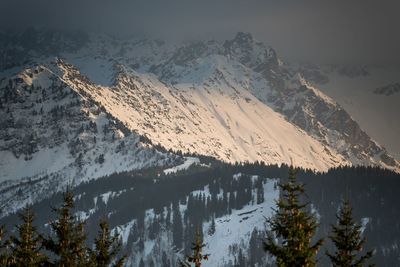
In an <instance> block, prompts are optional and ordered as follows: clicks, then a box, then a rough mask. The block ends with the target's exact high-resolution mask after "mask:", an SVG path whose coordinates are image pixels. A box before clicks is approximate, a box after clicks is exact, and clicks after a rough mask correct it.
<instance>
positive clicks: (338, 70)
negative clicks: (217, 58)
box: [292, 63, 400, 159]
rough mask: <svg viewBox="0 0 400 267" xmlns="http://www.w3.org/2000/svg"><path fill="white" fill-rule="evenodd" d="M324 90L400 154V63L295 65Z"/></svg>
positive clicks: (388, 146)
mask: <svg viewBox="0 0 400 267" xmlns="http://www.w3.org/2000/svg"><path fill="white" fill-rule="evenodd" d="M292 67H293V68H296V69H297V70H299V72H301V73H302V75H304V77H306V79H307V80H308V81H310V82H312V83H313V84H314V85H316V86H317V87H318V88H319V89H320V90H321V91H323V92H324V93H325V94H327V95H329V96H330V97H332V98H333V99H335V101H337V102H338V103H339V104H340V105H341V106H342V107H343V108H344V109H345V110H346V111H347V112H348V113H349V114H350V115H351V116H352V117H353V118H354V119H355V120H356V121H357V123H359V124H360V126H361V128H362V129H364V130H365V131H366V132H367V133H368V135H369V136H371V137H372V138H373V139H374V140H376V141H377V142H378V143H379V144H381V145H383V146H384V147H386V149H387V150H388V151H389V153H390V154H391V155H393V156H394V157H395V158H397V159H399V158H400V141H399V138H398V133H399V131H400V123H399V118H398V114H399V113H400V107H399V105H398V103H399V102H400V94H399V92H400V89H399V88H400V86H399V81H400V80H399V74H400V67H399V66H377V65H367V66H358V65H316V64H309V63H308V64H296V65H295V66H293V64H292Z"/></svg>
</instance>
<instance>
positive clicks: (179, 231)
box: [172, 202, 183, 248]
mask: <svg viewBox="0 0 400 267" xmlns="http://www.w3.org/2000/svg"><path fill="white" fill-rule="evenodd" d="M172 237H173V241H174V245H175V246H176V247H177V248H181V247H182V242H183V224H182V215H181V212H180V210H179V203H177V202H176V203H174V205H173V225H172Z"/></svg>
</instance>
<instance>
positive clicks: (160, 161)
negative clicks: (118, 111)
mask: <svg viewBox="0 0 400 267" xmlns="http://www.w3.org/2000/svg"><path fill="white" fill-rule="evenodd" d="M51 68H53V69H54V70H56V68H54V65H52V64H51V63H50V64H48V66H47V67H46V66H43V65H38V66H35V67H32V68H28V69H25V70H23V71H22V72H20V73H18V74H17V75H15V76H12V77H10V78H9V79H4V80H3V81H2V82H1V86H0V87H1V88H2V89H1V91H0V92H1V94H0V95H1V96H2V98H1V99H2V105H3V108H2V109H0V120H1V123H0V124H1V125H2V127H1V129H0V169H1V173H0V182H3V183H2V184H1V185H0V190H2V192H3V193H2V195H1V207H2V208H3V209H5V210H7V209H8V208H11V210H9V211H12V210H14V209H17V208H18V206H20V205H23V204H24V203H26V202H30V201H33V200H38V199H40V198H42V197H43V196H45V195H43V192H47V193H50V192H56V191H58V190H63V189H65V186H66V185H67V184H69V185H77V184H79V183H81V182H83V181H87V180H89V179H94V178H97V177H102V176H105V175H109V174H112V173H115V172H121V171H126V170H133V169H142V168H147V167H152V166H165V165H174V164H178V163H179V161H178V159H179V157H177V156H175V155H172V154H168V153H162V152H159V151H156V150H155V149H154V148H153V147H152V145H151V144H148V143H144V142H142V140H141V137H140V136H139V135H137V134H135V133H133V132H132V131H129V130H128V129H127V128H126V127H125V126H124V125H123V124H122V123H121V122H119V121H118V120H116V119H115V118H113V117H112V116H111V115H110V114H109V113H107V112H106V111H105V110H104V109H103V107H102V106H99V105H97V104H96V103H94V102H93V101H92V100H91V99H89V98H87V97H85V96H84V95H80V94H79V93H77V92H75V91H74V90H72V89H71V88H69V87H68V85H67V84H65V83H63V81H62V80H61V79H59V77H58V75H57V74H56V73H55V72H53V70H52V69H51ZM5 107H6V108H5ZM4 181H5V182H4ZM17 190H18V192H19V193H18V194H17V195H15V192H16V191H17ZM28 192H29V193H28ZM16 202H19V205H18V206H14V204H15V203H16Z"/></svg>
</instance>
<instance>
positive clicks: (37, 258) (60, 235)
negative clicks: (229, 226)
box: [0, 168, 373, 266]
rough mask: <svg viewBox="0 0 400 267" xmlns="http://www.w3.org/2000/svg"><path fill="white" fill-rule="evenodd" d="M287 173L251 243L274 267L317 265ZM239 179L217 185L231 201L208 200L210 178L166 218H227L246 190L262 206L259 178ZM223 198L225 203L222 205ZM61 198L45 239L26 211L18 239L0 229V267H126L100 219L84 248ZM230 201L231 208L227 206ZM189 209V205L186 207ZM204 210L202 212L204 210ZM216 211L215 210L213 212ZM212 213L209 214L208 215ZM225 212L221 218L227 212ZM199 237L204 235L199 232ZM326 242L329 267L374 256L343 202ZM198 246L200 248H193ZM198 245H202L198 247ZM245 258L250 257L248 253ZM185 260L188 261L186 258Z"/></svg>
mask: <svg viewBox="0 0 400 267" xmlns="http://www.w3.org/2000/svg"><path fill="white" fill-rule="evenodd" d="M288 170H289V173H290V175H289V181H288V182H286V183H281V184H279V187H280V189H281V197H280V199H279V200H278V202H277V207H276V209H275V210H274V212H275V215H274V216H273V217H272V218H270V219H269V220H268V224H269V228H268V229H269V231H268V234H267V237H266V239H265V241H264V242H262V241H260V239H259V238H256V236H255V237H254V238H253V234H252V239H251V242H250V243H258V244H255V246H257V247H259V246H260V245H261V247H262V246H264V249H265V251H266V252H267V253H266V255H269V256H272V257H273V258H274V259H275V262H276V264H277V265H278V266H315V265H316V264H317V263H318V261H317V259H316V255H317V252H318V251H319V250H320V248H321V245H322V242H323V240H322V239H318V240H317V241H315V242H314V243H312V241H313V239H315V232H316V230H317V228H318V226H319V225H318V220H317V219H316V216H315V214H314V213H312V211H311V210H310V204H309V203H307V202H305V187H304V185H303V184H301V183H298V182H297V180H296V175H295V170H294V169H293V168H288ZM241 178H242V177H239V178H238V179H237V180H235V181H232V180H231V182H230V183H226V184H224V183H221V184H220V186H222V187H232V188H231V190H232V189H235V191H236V192H237V194H236V197H237V199H235V201H233V200H229V196H231V195H232V196H233V195H234V194H229V196H228V195H225V194H223V195H222V198H221V199H219V200H218V199H216V198H213V197H212V196H213V195H215V194H216V193H217V192H219V188H218V187H219V186H217V185H218V184H217V183H215V181H214V180H212V182H211V183H210V184H209V190H210V193H211V198H210V199H205V198H204V196H201V195H198V196H197V197H194V196H193V195H190V196H189V198H188V199H187V200H186V201H187V203H186V204H187V205H188V209H187V212H188V213H187V214H184V216H183V218H182V215H181V214H180V212H177V211H178V208H177V206H178V205H177V204H178V203H176V202H175V205H172V210H171V211H170V212H169V213H170V215H169V216H170V217H172V218H173V220H172V221H173V222H183V223H184V224H185V225H186V224H187V225H191V226H194V225H195V223H196V222H199V221H201V218H203V217H208V218H209V220H211V221H214V219H215V217H218V216H221V214H218V213H217V211H218V210H220V209H222V210H226V212H227V213H228V214H229V210H230V209H231V208H234V209H240V207H242V205H243V203H246V202H249V201H251V195H249V194H248V192H249V191H250V190H251V189H252V188H253V190H256V192H257V194H256V198H255V199H254V200H253V201H254V202H256V203H261V202H263V199H261V195H263V194H262V192H260V194H259V192H258V191H259V190H262V183H261V180H259V179H257V180H255V181H254V185H253V186H252V185H251V183H249V181H250V180H248V179H241ZM243 178H244V176H243ZM114 182H115V181H114ZM169 182H170V181H169ZM260 184H261V186H260ZM225 189H227V188H225ZM239 189H240V190H243V192H242V193H239V192H240V191H239ZM228 191H229V190H228ZM136 193H137V192H136ZM242 194H243V196H242ZM259 195H260V199H259V197H258V196H259ZM242 198H243V203H242V200H241V199H242ZM224 199H226V200H227V201H224ZM63 200H64V201H63V204H62V206H61V207H59V208H56V209H54V211H55V213H56V214H57V216H58V217H57V219H55V220H53V221H52V222H50V223H49V226H50V228H51V230H52V233H53V235H51V236H49V235H48V236H44V235H41V234H38V233H37V232H36V228H35V227H34V226H33V219H34V215H33V213H32V211H31V210H30V209H29V208H26V209H24V210H23V212H21V213H20V218H21V219H22V224H21V225H19V226H17V227H16V230H17V232H18V235H17V236H14V235H10V237H9V238H8V240H5V241H2V240H1V238H4V236H5V234H4V231H3V230H4V229H1V231H0V245H1V247H0V265H1V266H122V265H123V264H124V259H125V258H124V257H121V256H120V253H119V251H120V249H121V244H120V243H119V237H118V236H117V235H115V234H114V235H112V234H111V232H110V230H109V227H108V223H107V222H106V221H104V220H101V221H100V231H99V233H98V234H97V236H96V237H95V239H94V243H93V244H92V246H91V247H87V246H86V241H87V238H86V234H85V232H84V229H83V226H84V223H83V222H81V221H79V218H76V216H74V215H73V214H72V212H71V210H72V208H73V206H74V201H73V200H74V198H73V196H72V193H71V192H69V191H67V193H65V194H64V198H63ZM217 200H218V201H217ZM239 200H240V201H239ZM225 202H226V203H225ZM203 203H205V205H203ZM207 203H209V205H208V204H207ZM233 203H235V204H234V205H233V206H232V207H231V208H230V205H231V204H233ZM189 206H190V207H191V208H190V209H189ZM203 206H204V209H203V208H202V207H203ZM236 206H237V207H236ZM217 207H219V208H217ZM214 208H215V211H214V210H213V209H214ZM210 210H211V211H213V212H210ZM203 213H204V214H203ZM223 213H224V214H225V212H223ZM143 216H144V214H143ZM197 217H200V218H197ZM160 219H161V217H160ZM139 221H141V220H138V222H139ZM167 222H171V220H170V219H169V220H167ZM143 223H144V220H143ZM211 225H212V224H211ZM157 226H158V224H157V223H156V221H153V222H152V223H151V227H150V228H151V229H152V231H153V232H155V233H156V232H158V228H159V227H157ZM135 228H136V227H135ZM153 228H154V229H153ZM171 228H172V230H173V229H174V228H176V230H173V231H172V232H173V233H174V237H173V241H174V243H176V244H175V246H176V247H180V246H181V245H182V241H184V243H186V242H187V241H188V240H182V239H183V238H182V235H184V236H186V237H189V236H194V232H195V229H194V228H193V227H182V226H179V225H176V224H175V223H174V224H173V225H172V226H171ZM191 228H193V229H191ZM212 228H213V227H211V228H210V229H209V230H208V231H215V221H214V229H212ZM183 229H189V230H185V231H189V232H188V233H182V230H183ZM149 233H150V232H149ZM179 233H180V234H179ZM200 234H201V235H202V234H203V231H202V229H201V231H200ZM201 235H200V237H201ZM197 238H198V237H197V233H196V242H197V243H198V241H197ZM329 239H330V240H331V241H332V243H333V244H334V245H335V250H331V251H326V255H327V257H328V258H329V259H330V261H331V263H332V265H333V266H363V264H365V263H366V261H367V260H368V259H369V258H371V257H372V254H373V253H372V251H368V252H366V253H364V254H360V251H361V249H362V248H363V244H364V243H365V238H363V237H362V227H361V225H359V224H357V223H356V222H355V221H354V219H353V218H352V210H351V207H350V204H349V202H348V201H346V200H345V201H343V203H342V205H341V208H340V210H339V213H338V214H337V223H336V224H334V225H332V230H331V234H330V235H329ZM128 243H129V242H128ZM185 247H188V246H185ZM193 247H196V246H193ZM197 247H200V246H199V245H198V244H197ZM201 247H203V246H202V245H201ZM186 252H187V251H186ZM198 254H199V252H195V253H194V254H192V256H191V257H192V259H193V258H194V256H193V255H198ZM239 254H240V253H239ZM118 256H119V257H118ZM163 256H164V255H163ZM207 257H208V256H207ZM210 257H212V255H211V256H210ZM247 257H252V256H251V255H250V254H249V255H248V256H247ZM163 258H164V257H163ZM165 258H167V256H165ZM239 258H240V259H238V262H237V265H238V266H245V265H246V266H253V265H248V264H247V263H249V264H250V263H251V262H254V261H252V260H251V259H246V256H245V255H243V253H242V256H241V257H239ZM142 261H143V260H142ZM189 262H191V261H190V260H189ZM241 263H243V264H241ZM200 264H201V261H200Z"/></svg>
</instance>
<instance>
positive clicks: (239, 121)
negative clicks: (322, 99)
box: [58, 56, 348, 170]
mask: <svg viewBox="0 0 400 267" xmlns="http://www.w3.org/2000/svg"><path fill="white" fill-rule="evenodd" d="M230 64H232V63H231V62H229V61H227V60H226V59H225V58H224V57H221V56H210V57H207V58H205V59H204V60H203V59H202V60H201V61H200V62H199V65H197V66H196V67H194V68H193V69H185V76H183V77H182V83H177V84H174V85H170V86H168V85H166V84H164V83H161V82H160V81H159V80H158V79H157V78H156V77H155V76H154V75H152V74H140V73H138V72H136V71H134V70H132V69H129V68H127V67H123V66H119V68H120V69H119V71H118V75H117V78H116V81H115V85H114V86H112V87H105V86H98V85H94V84H91V83H90V82H86V81H85V78H83V77H82V76H81V75H80V73H79V71H78V70H77V69H76V68H74V67H73V66H72V65H70V64H68V63H66V62H64V61H59V64H58V66H59V68H60V69H61V70H62V71H63V74H62V79H63V80H64V82H66V83H67V84H69V86H71V88H74V89H75V90H77V91H83V92H85V93H87V94H90V96H91V97H92V98H93V99H95V101H97V102H99V103H101V104H102V105H103V106H104V107H105V108H106V110H107V111H108V112H109V113H110V114H112V115H113V116H115V117H117V118H119V119H120V120H121V121H123V122H124V123H126V125H127V126H128V127H129V128H130V129H132V130H133V131H136V132H138V133H140V134H142V135H146V136H148V137H149V138H150V139H151V140H152V141H153V142H154V143H160V144H162V145H163V146H165V147H166V148H168V149H169V148H171V149H173V150H182V151H185V152H192V153H194V152H195V153H200V154H204V155H211V156H215V157H217V158H219V159H222V160H225V161H228V162H235V161H256V160H259V161H265V162H267V163H270V164H280V163H288V164H290V163H291V162H293V163H294V164H296V165H298V166H303V167H307V168H311V169H317V170H326V169H327V168H329V167H332V166H339V165H343V164H348V162H347V161H346V160H345V159H343V157H341V156H340V155H337V154H335V153H334V152H333V151H332V150H330V149H329V148H328V147H327V146H323V145H322V144H321V143H319V142H318V141H316V140H315V139H313V138H311V137H309V136H308V135H307V134H306V133H304V132H303V131H302V130H300V129H299V128H297V127H295V126H293V125H292V124H290V123H289V122H287V121H286V120H285V119H284V118H283V117H282V116H281V115H279V114H278V113H276V112H275V111H273V110H272V109H271V108H269V107H268V106H266V105H265V104H263V103H262V102H260V101H259V100H258V99H257V98H255V97H254V96H253V95H252V94H251V93H250V92H249V91H248V90H247V88H246V87H245V85H241V84H239V85H237V84H235V83H233V80H234V79H235V74H234V73H232V72H233V71H234V70H229V69H225V68H226V67H227V66H229V65H230ZM238 67H239V71H240V70H241V69H240V66H238ZM224 76H226V79H225V78H224V79H225V80H223V82H220V81H219V80H220V79H221V77H224ZM228 79H229V80H228Z"/></svg>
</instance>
